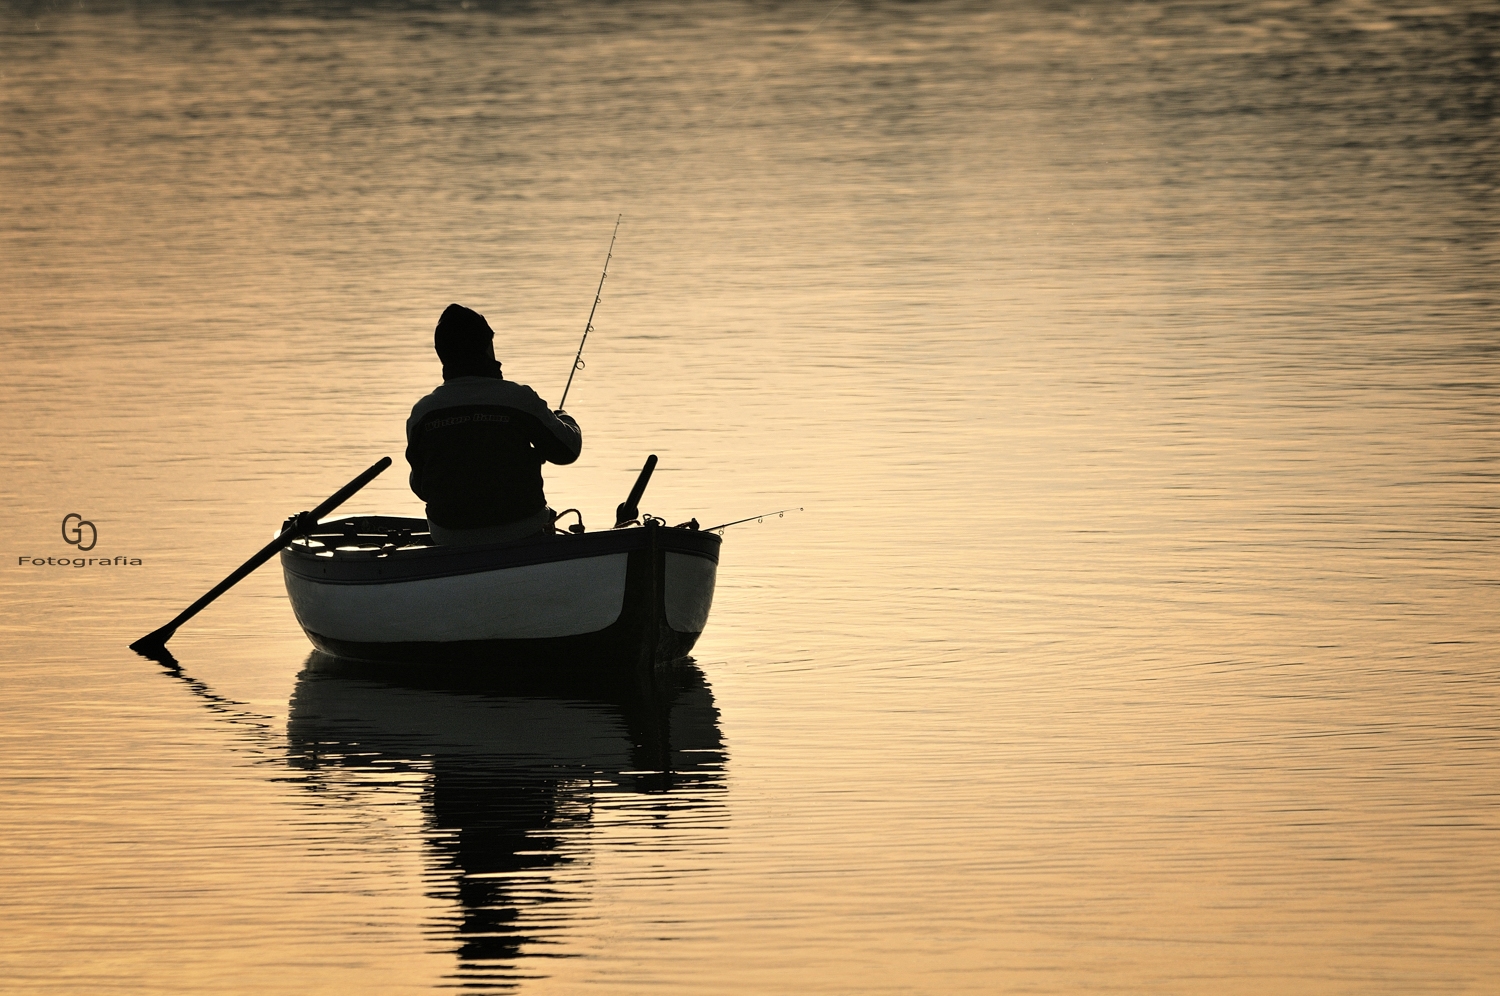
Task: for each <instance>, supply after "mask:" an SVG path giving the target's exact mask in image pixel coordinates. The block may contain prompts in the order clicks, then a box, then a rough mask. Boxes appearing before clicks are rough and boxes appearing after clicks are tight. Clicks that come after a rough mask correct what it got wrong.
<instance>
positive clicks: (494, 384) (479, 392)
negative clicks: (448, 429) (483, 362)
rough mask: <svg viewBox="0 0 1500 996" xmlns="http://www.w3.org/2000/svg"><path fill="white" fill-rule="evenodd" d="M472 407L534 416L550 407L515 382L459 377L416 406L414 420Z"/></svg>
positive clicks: (445, 383)
mask: <svg viewBox="0 0 1500 996" xmlns="http://www.w3.org/2000/svg"><path fill="white" fill-rule="evenodd" d="M469 405H499V406H501V407H505V408H515V409H518V410H520V411H523V412H531V413H533V414H535V413H537V412H538V411H544V410H546V407H547V406H546V404H545V403H543V401H542V399H541V398H539V397H538V396H537V393H536V392H535V391H533V390H532V389H531V388H529V387H527V386H526V385H525V384H519V383H517V382H516V381H513V380H500V379H499V378H497V377H455V378H453V379H452V380H447V381H444V382H443V383H442V384H440V385H438V387H437V388H436V389H435V390H434V391H432V393H430V394H428V395H427V396H426V397H425V398H423V399H422V400H421V401H418V402H417V403H416V404H415V405H414V406H412V410H411V417H412V419H413V420H419V419H421V418H422V417H423V416H424V415H427V414H429V413H431V412H434V411H440V410H441V409H444V408H462V407H467V406H469Z"/></svg>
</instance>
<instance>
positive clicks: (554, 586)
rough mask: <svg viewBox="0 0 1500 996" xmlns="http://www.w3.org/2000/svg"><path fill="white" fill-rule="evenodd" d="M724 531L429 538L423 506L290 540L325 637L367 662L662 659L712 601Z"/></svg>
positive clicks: (680, 645)
mask: <svg viewBox="0 0 1500 996" xmlns="http://www.w3.org/2000/svg"><path fill="white" fill-rule="evenodd" d="M721 543H722V540H721V539H720V538H719V536H717V535H715V534H714V533H711V532H708V531H704V530H699V529H698V528H697V524H696V523H690V524H688V525H685V526H667V525H664V524H662V523H661V522H660V521H659V520H656V519H650V518H648V519H646V520H645V524H644V525H632V526H629V527H626V528H617V529H609V530H603V531H599V532H592V533H576V534H574V533H569V534H556V535H552V536H541V537H536V538H533V539H527V540H522V541H519V542H511V543H503V544H490V545H484V546H441V545H437V544H434V543H433V542H432V539H431V536H430V535H429V533H428V531H427V522H426V520H425V519H418V518H408V517H402V516H388V515H357V516H349V517H343V518H338V519H334V520H330V521H325V522H320V523H318V524H317V525H316V526H315V527H313V528H312V529H311V530H308V531H306V532H305V533H304V534H303V535H301V536H299V537H298V538H296V539H295V540H293V541H292V542H291V543H289V544H288V545H287V546H285V547H283V548H282V550H281V568H282V573H283V575H284V576H285V579H286V590H287V596H288V598H289V599H290V600H291V603H292V611H293V612H294V613H295V614H296V617H297V622H298V623H299V624H300V625H301V626H302V630H303V632H305V633H306V634H307V638H308V639H309V640H310V641H312V644H313V646H315V647H317V648H318V649H319V650H321V651H323V652H325V653H328V654H333V655H336V656H338V657H344V658H351V659H354V660H364V661H385V662H398V663H420V664H439V665H467V664H473V663H485V664H499V665H506V664H510V665H519V664H561V665H581V666H596V665H611V666H613V665H618V664H645V665H653V664H660V663H665V662H668V661H673V660H676V659H678V658H681V657H685V656H686V655H687V654H688V652H689V651H690V650H692V648H693V645H694V643H695V642H697V639H698V636H699V634H701V633H702V632H703V627H704V625H705V624H706V623H707V621H708V612H709V608H710V607H711V606H712V604H713V595H714V580H715V576H716V573H717V570H718V562H719V547H720V544H721Z"/></svg>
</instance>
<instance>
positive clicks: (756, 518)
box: [703, 507, 802, 533]
mask: <svg viewBox="0 0 1500 996" xmlns="http://www.w3.org/2000/svg"><path fill="white" fill-rule="evenodd" d="M800 511H802V509H801V507H798V508H783V509H781V510H780V511H777V512H762V513H761V514H760V515H752V516H750V518H748V519H735V520H734V521H733V522H726V523H724V524H723V525H718V526H709V527H708V528H707V529H705V530H703V531H704V532H706V533H716V532H718V531H719V530H720V529H728V528H729V527H730V526H737V525H739V524H740V523H742V522H750V521H752V520H754V521H755V522H759V521H761V520H762V519H764V518H765V517H766V516H768V515H774V516H776V517H777V518H778V519H779V518H781V517H782V516H784V515H786V513H788V512H800Z"/></svg>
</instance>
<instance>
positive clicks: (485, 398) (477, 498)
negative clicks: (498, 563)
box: [406, 376, 583, 529]
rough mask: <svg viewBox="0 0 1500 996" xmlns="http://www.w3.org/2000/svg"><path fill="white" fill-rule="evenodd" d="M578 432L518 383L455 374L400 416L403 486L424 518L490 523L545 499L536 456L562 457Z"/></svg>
mask: <svg viewBox="0 0 1500 996" xmlns="http://www.w3.org/2000/svg"><path fill="white" fill-rule="evenodd" d="M582 449H583V433H582V432H581V431H580V430H579V428H578V423H577V422H575V421H573V419H572V417H571V416H568V415H554V414H553V413H552V411H551V410H550V409H548V407H547V403H546V402H545V401H543V400H542V399H541V398H540V397H538V396H537V393H536V392H535V391H533V390H532V389H531V388H529V387H527V386H526V385H525V384H517V383H516V382H515V381H510V380H502V379H500V378H499V377H495V376H459V377H453V378H452V379H449V380H446V381H444V382H443V384H442V386H441V387H439V388H438V389H437V390H435V391H433V392H432V393H431V394H429V395H427V397H425V398H423V399H422V400H421V401H418V402H417V404H416V406H415V407H414V408H412V410H411V417H410V418H409V419H407V420H406V460H407V462H408V463H410V464H411V489H412V490H413V491H414V492H416V494H417V497H419V498H421V499H422V500H423V501H425V502H426V503H427V519H428V521H429V522H435V523H437V524H438V525H440V526H447V527H448V528H450V529H474V528H478V527H481V526H496V525H501V524H504V523H507V522H514V521H516V520H517V519H524V518H526V517H527V516H530V515H535V514H536V513H538V512H540V511H541V510H542V509H543V508H545V507H546V505H547V497H546V495H545V493H544V492H543V491H542V464H543V463H556V464H569V463H572V462H573V461H574V460H577V459H578V454H579V453H580V452H581V451H582Z"/></svg>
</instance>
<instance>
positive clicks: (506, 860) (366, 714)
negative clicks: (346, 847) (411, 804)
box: [287, 653, 724, 987]
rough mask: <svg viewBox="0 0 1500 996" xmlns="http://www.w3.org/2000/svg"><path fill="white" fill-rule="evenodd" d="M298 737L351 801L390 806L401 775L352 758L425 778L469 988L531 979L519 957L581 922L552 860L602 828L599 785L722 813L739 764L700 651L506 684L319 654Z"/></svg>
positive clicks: (297, 719)
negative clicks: (627, 672)
mask: <svg viewBox="0 0 1500 996" xmlns="http://www.w3.org/2000/svg"><path fill="white" fill-rule="evenodd" d="M287 741H288V749H289V760H290V763H291V764H292V765H293V766H294V767H296V768H299V769H302V770H303V771H304V772H305V777H306V782H305V783H306V784H307V785H308V787H309V788H314V789H320V790H321V789H327V788H333V787H334V786H337V787H338V789H339V790H341V793H342V794H344V795H346V796H348V797H351V800H352V801H358V797H359V796H360V795H361V794H362V793H365V792H368V793H370V795H371V800H370V801H377V800H375V799H374V796H373V793H375V792H378V791H380V790H381V788H382V787H389V785H390V781H389V780H388V778H387V777H376V778H369V779H366V778H360V777H349V776H350V775H356V776H357V775H358V772H355V771H352V770H351V769H364V770H365V771H367V772H379V773H380V774H381V775H382V776H389V777H391V778H399V777H401V776H402V774H403V773H406V772H418V771H420V772H424V773H425V774H426V776H427V782H426V786H427V787H426V791H425V795H424V804H425V808H426V821H425V822H426V832H425V837H426V840H427V842H428V844H429V846H430V847H431V849H432V851H433V853H434V854H435V855H436V856H437V859H438V861H437V866H438V868H437V870H438V878H440V879H441V880H442V881H443V883H444V885H443V886H442V891H443V892H445V893H448V894H456V895H455V898H457V900H458V903H459V911H460V916H461V919H460V921H459V923H458V925H457V934H458V940H459V946H458V955H459V958H460V963H461V971H460V977H461V979H462V984H463V985H465V986H466V987H469V986H474V985H478V986H483V987H497V986H499V987H507V986H509V985H514V984H517V983H519V981H520V979H521V978H522V976H521V975H519V974H517V973H516V972H515V969H516V967H517V966H516V963H517V962H518V960H519V959H521V958H522V957H524V956H528V955H530V956H535V955H539V954H546V953H547V952H546V950H545V947H546V945H547V944H548V942H549V937H548V935H549V933H552V932H553V931H555V930H556V929H557V927H558V926H561V925H563V924H565V923H566V921H568V920H569V919H571V918H572V917H573V915H574V914H573V913H572V912H571V911H570V910H569V909H568V903H569V902H576V901H577V900H576V899H572V900H570V899H568V898H567V897H566V896H565V895H564V890H560V889H557V888H554V887H552V886H553V884H554V883H553V882H552V880H551V878H552V877H551V876H550V875H549V874H548V873H547V871H546V870H547V869H552V868H556V867H558V866H561V865H565V864H567V863H568V862H569V861H570V859H569V858H568V857H567V856H566V853H565V850H564V846H565V844H566V843H567V839H568V838H569V837H575V836H576V833H577V831H579V830H582V829H584V828H586V827H587V826H588V825H589V823H590V821H591V819H592V815H593V804H594V801H595V799H596V798H597V797H598V796H599V795H601V794H602V793H606V792H627V793H650V794H653V795H656V796H657V798H655V799H652V800H650V801H649V802H648V800H645V799H643V800H642V802H648V808H650V809H651V810H652V812H653V814H654V815H656V816H657V817H662V816H665V817H667V818H669V819H670V817H672V816H674V815H678V814H681V813H683V812H684V811H690V810H695V811H698V812H699V814H700V815H704V816H706V815H710V812H711V811H714V810H717V808H718V805H719V804H718V802H717V801H716V795H717V790H718V789H719V788H720V787H721V784H722V775H723V766H724V750H723V743H722V740H721V739H720V736H719V726H718V711H717V710H716V709H715V708H714V704H713V696H712V694H711V693H710V691H709V688H708V684H707V682H706V681H705V680H704V676H703V672H702V671H701V670H699V669H698V667H697V666H696V665H695V664H693V663H692V662H691V661H682V662H679V663H677V664H676V665H673V666H671V667H668V668H661V669H658V670H657V671H656V672H655V674H652V675H645V676H634V677H625V678H606V677H605V676H602V675H590V674H587V673H583V674H555V675H550V676H547V677H545V678H531V679H528V680H525V681H508V682H506V683H505V684H503V685H499V684H497V683H496V682H495V681H494V680H493V679H489V680H487V681H486V680H481V679H477V678H475V677H474V676H473V675H472V674H470V675H465V674H461V673H452V672H449V673H444V674H430V673H429V674H423V675H421V676H413V675H411V674H409V673H405V674H403V673H402V672H400V671H397V670H392V669H385V670H372V669H371V666H370V665H364V664H359V665H356V664H351V663H349V662H345V661H341V660H338V659H337V658H332V657H327V656H325V655H323V654H318V653H314V654H313V655H312V656H311V657H310V658H309V659H308V662H307V666H306V668H304V670H303V671H302V673H301V675H300V676H299V677H298V679H297V687H296V690H295V692H294V693H293V695H292V701H291V710H290V716H289V718H288V721H287ZM378 801H385V800H383V799H382V800H378ZM704 810H708V811H710V812H703V811H704ZM658 822H659V820H658ZM644 832H646V833H651V832H653V831H652V830H650V829H648V830H646V831H644ZM539 873H540V874H539ZM453 883H456V888H455V886H454V884H453Z"/></svg>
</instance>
